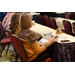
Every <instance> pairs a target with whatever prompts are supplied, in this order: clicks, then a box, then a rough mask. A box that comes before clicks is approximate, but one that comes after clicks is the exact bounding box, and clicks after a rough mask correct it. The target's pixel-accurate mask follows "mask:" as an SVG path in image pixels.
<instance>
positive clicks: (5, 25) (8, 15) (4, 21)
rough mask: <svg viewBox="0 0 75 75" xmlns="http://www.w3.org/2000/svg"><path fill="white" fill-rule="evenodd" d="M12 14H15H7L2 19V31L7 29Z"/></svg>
mask: <svg viewBox="0 0 75 75" xmlns="http://www.w3.org/2000/svg"><path fill="white" fill-rule="evenodd" d="M14 13H15V12H12V13H7V15H6V16H5V17H4V19H3V22H2V25H3V29H4V30H5V31H6V29H7V28H8V26H9V21H10V18H11V16H12V15H13V14H14Z"/></svg>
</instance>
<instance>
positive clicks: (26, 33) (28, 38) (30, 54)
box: [17, 14, 55, 62]
mask: <svg viewBox="0 0 75 75" xmlns="http://www.w3.org/2000/svg"><path fill="white" fill-rule="evenodd" d="M31 27H32V21H31V18H30V15H29V14H22V15H21V16H20V19H19V28H20V30H19V31H18V34H17V36H18V37H19V38H21V40H22V42H23V46H24V48H25V51H26V54H27V59H28V61H32V62H35V61H36V62H37V61H38V62H40V61H44V60H46V59H47V58H48V57H53V56H52V54H53V53H52V49H51V48H50V47H52V44H53V43H54V40H55V37H52V38H51V39H50V40H49V41H48V42H47V43H45V44H44V45H42V46H40V45H39V43H38V41H37V37H36V35H35V33H34V32H33V31H31V30H29V29H30V28H31Z"/></svg>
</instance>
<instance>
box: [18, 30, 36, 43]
mask: <svg viewBox="0 0 75 75" xmlns="http://www.w3.org/2000/svg"><path fill="white" fill-rule="evenodd" d="M17 35H18V37H19V38H21V39H24V40H26V41H28V42H30V43H31V44H32V43H34V42H35V41H36V40H37V37H36V36H35V33H34V32H33V31H30V30H20V31H19V32H18V34H17Z"/></svg>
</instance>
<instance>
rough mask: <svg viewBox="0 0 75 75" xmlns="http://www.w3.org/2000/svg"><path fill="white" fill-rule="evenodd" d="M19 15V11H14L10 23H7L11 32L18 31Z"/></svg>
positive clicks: (15, 32)
mask: <svg viewBox="0 0 75 75" xmlns="http://www.w3.org/2000/svg"><path fill="white" fill-rule="evenodd" d="M19 17H20V14H19V13H14V14H13V15H12V16H11V19H10V24H9V28H8V29H9V30H11V32H12V34H16V35H17V32H18V31H19Z"/></svg>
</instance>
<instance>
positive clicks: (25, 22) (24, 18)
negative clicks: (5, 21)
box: [19, 13, 32, 29]
mask: <svg viewBox="0 0 75 75" xmlns="http://www.w3.org/2000/svg"><path fill="white" fill-rule="evenodd" d="M31 26H32V21H31V16H30V14H26V13H23V14H22V15H21V16H20V19H19V28H20V29H29V28H30V27H31Z"/></svg>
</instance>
